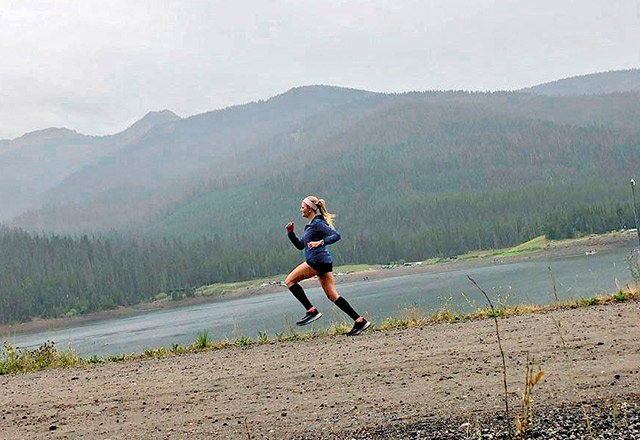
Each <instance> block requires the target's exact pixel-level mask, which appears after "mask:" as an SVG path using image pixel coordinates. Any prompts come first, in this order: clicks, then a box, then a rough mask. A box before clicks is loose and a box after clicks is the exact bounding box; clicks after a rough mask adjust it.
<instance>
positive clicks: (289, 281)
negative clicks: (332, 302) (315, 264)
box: [284, 262, 318, 311]
mask: <svg viewBox="0 0 640 440" xmlns="http://www.w3.org/2000/svg"><path fill="white" fill-rule="evenodd" d="M317 274H318V272H316V271H315V270H313V269H312V268H311V267H310V266H309V265H308V264H307V263H306V262H302V263H300V264H299V265H297V266H296V267H294V268H293V270H292V271H291V272H289V275H287V278H286V279H285V280H284V283H285V284H286V285H287V287H288V288H289V290H290V291H291V293H293V296H295V297H296V299H297V300H298V301H300V303H301V304H302V306H303V307H304V308H305V310H307V311H309V310H311V309H313V306H312V305H311V301H309V298H307V295H306V294H305V293H304V289H303V288H302V286H301V285H300V284H298V282H299V281H302V280H305V279H307V278H311V277H312V276H314V275H317Z"/></svg>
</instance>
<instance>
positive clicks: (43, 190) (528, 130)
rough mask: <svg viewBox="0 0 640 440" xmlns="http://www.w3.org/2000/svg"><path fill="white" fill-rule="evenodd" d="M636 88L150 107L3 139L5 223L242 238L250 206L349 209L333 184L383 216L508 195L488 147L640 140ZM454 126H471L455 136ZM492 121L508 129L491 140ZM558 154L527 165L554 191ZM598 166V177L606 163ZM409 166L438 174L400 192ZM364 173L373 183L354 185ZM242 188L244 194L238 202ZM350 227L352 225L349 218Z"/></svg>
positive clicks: (620, 81) (632, 74)
mask: <svg viewBox="0 0 640 440" xmlns="http://www.w3.org/2000/svg"><path fill="white" fill-rule="evenodd" d="M638 90H640V71H639V70H631V71H620V72H607V73H601V74H594V75H585V76H581V77H575V78H569V79H565V80H559V81H556V82H554V83H548V84H542V85H540V86H535V87H532V88H530V89H525V90H523V91H520V92H497V93H465V92H422V93H418V92H412V93H404V94H381V93H372V92H367V91H362V90H353V89H344V88H338V87H330V86H307V87H299V88H295V89H292V90H290V91H288V92H286V93H284V94H282V95H278V96H275V97H273V98H271V99H269V100H266V101H260V102H253V103H249V104H246V105H240V106H235V107H231V108H227V109H223V110H216V111H212V112H208V113H203V114H199V115H195V116H192V117H188V118H184V119H181V118H179V117H177V116H176V115H174V114H173V113H171V112H169V111H165V112H159V113H151V114H149V115H147V116H146V117H145V118H143V119H142V120H141V121H139V122H137V123H136V124H134V125H133V126H132V127H130V128H129V129H127V130H125V131H124V132H122V133H118V134H116V135H113V136H104V137H92V136H84V135H81V134H78V133H75V132H73V131H70V130H65V129H47V130H43V131H40V132H34V133H30V134H27V135H25V136H23V137H21V138H18V139H16V140H13V141H2V143H1V144H0V157H1V158H2V167H4V169H3V173H2V176H3V177H2V180H1V181H0V185H2V186H1V189H2V197H3V198H2V202H3V203H2V206H3V209H2V210H0V215H1V216H2V217H1V218H3V219H5V221H6V220H8V219H9V218H11V217H12V219H11V220H10V221H8V223H9V224H10V225H11V226H17V227H21V228H25V229H28V230H47V231H57V232H86V231H109V230H119V231H138V232H140V233H143V234H151V235H153V236H164V235H168V236H178V237H194V236H198V235H200V234H216V233H218V234H220V233H222V234H227V233H231V232H233V230H234V229H233V228H234V227H236V226H238V225H245V226H246V227H247V228H248V229H247V232H248V231H249V230H251V231H253V232H255V233H257V230H254V229H252V228H251V227H250V226H249V223H251V221H249V220H245V219H246V218H251V217H253V215H252V214H251V210H243V209H240V206H253V208H252V209H254V210H256V209H257V210H258V211H260V212H265V211H267V212H271V214H269V215H271V216H273V217H272V218H273V220H272V222H271V224H270V225H269V226H265V227H266V229H270V228H272V227H275V226H276V225H277V224H278V223H277V222H279V221H282V220H285V218H284V217H282V218H278V216H277V212H278V210H279V209H282V206H279V205H281V204H286V203H288V202H287V200H288V198H289V197H292V196H293V197H294V198H295V197H301V196H304V195H305V194H307V193H313V192H316V193H319V194H320V195H325V194H326V195H327V197H328V198H329V199H333V200H335V201H336V202H337V206H336V209H338V210H339V211H345V208H346V207H347V206H348V204H349V203H350V202H349V200H347V199H348V198H345V197H343V196H344V194H343V191H342V190H341V189H340V188H333V187H332V183H331V182H333V181H340V182H342V188H345V187H349V188H351V189H352V191H355V193H357V194H366V193H368V192H371V189H372V188H377V191H378V192H379V194H378V195H377V197H378V198H379V199H380V198H382V199H387V195H386V194H387V193H392V194H394V197H392V198H390V199H389V200H388V204H387V205H386V206H385V209H395V208H393V207H394V206H395V205H396V203H397V201H398V200H399V199H402V198H403V197H405V196H406V197H408V196H409V195H410V194H414V195H425V194H437V193H440V192H443V193H449V192H451V191H453V192H460V191H467V190H480V189H484V190H487V189H494V190H497V189H500V188H501V187H500V185H499V184H498V183H495V182H494V181H493V178H492V177H491V176H489V175H488V172H487V171H486V169H487V167H490V168H491V167H492V168H495V167H496V163H494V162H495V161H498V162H499V161H500V160H501V159H500V160H499V158H497V157H496V155H495V153H494V152H492V153H491V155H489V156H487V148H489V149H495V148H497V145H501V147H500V148H502V149H503V150H504V152H503V156H506V157H512V156H515V157H524V156H527V157H529V156H530V155H531V149H532V148H534V144H535V141H534V139H536V138H547V139H548V142H550V145H553V144H556V145H557V146H558V147H565V146H566V142H567V141H568V140H567V137H569V138H571V139H572V140H571V142H574V143H576V145H575V146H574V147H573V148H576V149H578V150H580V149H581V148H583V147H585V146H584V145H582V141H581V140H580V139H578V138H576V137H577V136H578V133H579V132H580V131H581V130H584V129H587V130H588V131H589V132H590V133H593V136H594V138H597V137H598V136H600V137H601V138H602V142H604V143H608V142H609V141H606V139H615V142H618V143H622V144H624V145H634V143H635V142H636V141H637V138H636V137H635V136H636V133H637V130H638V127H640V125H639V123H640V105H639V104H640V95H639V94H638ZM589 91H592V93H591V94H590V92H589ZM603 91H615V92H616V93H613V94H610V93H604V92H603ZM541 122H546V123H547V124H544V123H541ZM549 124H551V125H549ZM453 126H458V127H464V129H462V128H461V129H460V130H457V131H456V130H453V131H452V130H451V127H453ZM487 127H494V128H493V129H494V130H496V133H493V136H490V133H486V130H485V129H486V128H487ZM514 127H515V128H514ZM577 127H584V128H583V129H579V128H577ZM559 132H562V133H561V134H559ZM473 133H475V135H474V138H473V142H471V139H470V136H471V135H472V134H473ZM479 133H484V135H483V136H480V135H479ZM549 133H555V134H557V135H558V136H559V138H558V139H553V136H552V135H550V134H549ZM578 137H579V136H578ZM529 138H530V139H529ZM523 139H529V140H526V141H523ZM416 142H418V143H419V142H422V143H421V144H419V145H418V144H416ZM519 142H524V143H523V144H519ZM612 142H613V141H612ZM407 144H410V145H412V148H414V147H415V149H414V150H411V151H410V152H407V151H405V152H404V153H403V154H404V155H405V156H406V157H404V162H402V163H397V164H396V168H395V169H390V164H392V163H393V162H394V161H396V159H397V158H398V156H397V155H396V154H394V151H396V152H397V151H399V150H400V149H401V146H403V145H407ZM535 148H542V146H537V147H535ZM385 149H386V150H385ZM560 150H561V148H559V149H553V148H550V149H549V151H546V152H545V154H547V155H548V161H547V162H548V163H544V164H542V163H540V164H534V163H531V164H529V167H530V169H529V170H528V174H529V175H530V176H529V180H528V181H527V182H528V184H532V183H533V182H537V181H538V180H539V179H538V178H537V177H538V176H541V175H546V176H547V177H546V179H555V182H556V183H557V182H561V181H564V180H566V178H567V176H568V175H569V174H567V165H568V164H566V163H564V162H562V161H564V160H568V158H566V157H562V154H561V153H560ZM383 151H386V152H387V153H386V154H387V155H389V157H386V156H385V154H383ZM577 154H578V156H577V157H576V159H577V160H578V162H580V160H579V159H580V158H581V156H580V154H579V153H577ZM412 156H413V158H412ZM464 156H467V157H476V158H477V159H478V160H480V162H478V161H477V160H471V161H469V160H464V159H463V157H464ZM353 157H358V158H359V159H358V160H359V161H362V162H367V163H369V170H368V172H367V173H365V174H363V175H361V176H360V175H358V174H357V173H354V169H352V168H349V166H353V163H351V164H350V165H349V166H347V163H348V160H352V159H353ZM407 157H408V158H407ZM454 157H457V159H454ZM418 158H420V160H419V161H417V162H416V160H418ZM434 158H441V159H442V160H444V161H454V160H456V161H457V162H456V165H455V166H452V167H451V169H445V170H444V171H443V170H434V169H433V168H430V167H433V164H432V163H433V160H435V159H434ZM487 158H488V159H487ZM485 159H487V160H485ZM603 159H605V158H603ZM353 160H355V159H353ZM492 161H493V162H492ZM605 162H606V161H605ZM605 162H603V164H602V166H603V167H605V168H606V169H607V170H608V171H611V167H612V166H613V165H612V164H611V163H606V164H605ZM479 163H483V164H484V166H485V172H484V174H483V177H482V178H480V179H479V180H478V179H475V180H471V179H468V180H469V181H468V182H467V183H464V182H463V181H464V179H462V178H460V179H452V176H456V175H458V174H460V175H464V174H465V173H467V172H468V171H469V170H472V169H474V167H476V166H478V164H479ZM506 164H507V165H508V166H506V168H504V169H500V170H495V169H494V171H493V172H496V173H499V175H500V176H502V179H503V180H505V179H506V176H505V172H507V174H509V175H510V176H511V177H509V179H515V180H514V182H515V181H517V180H518V179H519V177H521V176H522V175H521V174H518V172H515V171H514V170H515V168H514V167H515V166H516V165H517V164H516V163H515V162H513V161H507V162H506ZM518 166H519V165H518ZM590 166H593V167H595V168H594V169H595V171H592V172H596V171H597V172H598V173H599V171H598V164H597V163H595V162H594V163H591V165H590ZM404 167H410V168H412V169H414V172H415V173H416V174H425V175H429V176H432V177H433V176H439V177H438V178H432V179H431V180H429V181H427V180H425V181H423V182H421V183H419V184H414V185H409V186H407V185H404V184H402V182H403V181H404V180H403V178H402V177H403V174H405V173H406V168H404ZM569 168H571V167H570V166H569ZM551 170H554V171H551ZM563 170H564V171H563ZM274 176H280V177H279V178H280V179H284V177H283V176H289V179H290V185H291V186H290V187H288V188H287V187H282V186H280V187H278V188H277V191H276V190H273V189H272V190H270V191H269V190H266V189H267V188H268V186H267V183H268V182H270V181H272V180H273V179H274V178H276V177H274ZM310 176H314V177H310ZM323 176H324V177H323ZM329 176H331V178H329ZM356 176H359V178H360V179H363V180H362V181H360V182H359V181H353V182H351V181H350V180H349V179H351V178H355V177H356ZM446 182H448V183H446ZM511 183H513V182H511ZM513 184H514V185H515V183H513ZM520 184H521V183H518V185H520ZM525 184H527V183H526V182H525V183H522V185H525ZM221 188H222V189H221ZM238 188H243V189H244V193H243V194H238V193H237V192H238ZM358 188H359V189H364V188H368V189H369V191H364V190H362V191H357V189H358ZM265 190H266V191H265ZM274 191H275V192H274ZM334 192H335V196H334ZM231 194H236V195H235V196H234V197H235V198H234V197H232V196H231ZM281 194H283V195H285V197H284V198H281V197H280V195H281ZM354 197H355V198H356V199H358V198H363V197H364V198H365V199H367V196H363V195H360V196H357V197H356V196H354ZM204 200H206V202H205V201H204ZM269 200H270V201H271V203H272V204H275V205H278V206H279V207H278V208H277V209H271V208H270V207H269V206H268V205H269V204H268V203H265V202H266V201H269ZM261 203H265V204H266V205H267V206H261ZM293 205H295V203H293ZM376 206H378V205H376ZM396 208H397V206H396ZM285 209H286V208H285ZM347 212H348V211H347ZM347 217H348V214H347ZM276 218H277V221H276ZM345 226H346V227H347V228H349V222H348V221H347V225H345Z"/></svg>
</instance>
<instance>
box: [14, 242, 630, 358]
mask: <svg viewBox="0 0 640 440" xmlns="http://www.w3.org/2000/svg"><path fill="white" fill-rule="evenodd" d="M631 249H632V247H618V248H614V249H610V250H606V251H600V252H598V253H597V254H595V255H589V256H587V255H579V256H573V257H561V258H547V259H544V258H543V259H537V258H536V259H532V260H525V261H520V262H513V263H504V264H493V263H487V265H486V266H483V267H475V268H470V269H457V270H456V269H455V268H454V270H451V271H448V272H440V273H419V274H411V275H404V276H397V277H390V278H385V279H376V280H364V279H363V280H362V281H357V282H350V283H344V284H340V283H339V281H338V292H339V293H340V294H341V295H342V296H344V297H345V298H347V299H348V300H349V302H350V303H351V304H352V305H353V306H354V308H355V309H356V310H357V311H358V312H360V313H366V314H367V315H368V316H369V318H370V319H372V320H373V321H374V322H379V321H381V320H383V319H384V318H386V317H388V316H393V317H396V316H398V314H399V313H402V311H403V310H404V309H405V308H406V307H407V306H416V307H418V308H420V309H421V310H423V311H424V312H425V313H428V312H429V311H434V310H437V309H443V308H449V309H453V310H456V311H460V312H464V311H470V310H471V309H473V308H476V307H482V306H484V305H485V302H484V297H483V296H482V294H481V293H480V292H479V291H478V290H477V289H476V288H475V287H474V286H473V285H472V284H471V283H470V282H469V280H468V279H467V275H470V276H471V277H473V278H474V279H475V280H476V282H477V283H478V284H479V285H480V286H481V287H483V289H484V290H485V291H486V292H487V293H488V294H489V296H491V297H492V299H494V300H496V302H503V303H504V302H506V303H507V304H518V303H535V304H544V303H550V302H553V291H552V288H551V280H550V273H549V269H548V268H549V267H551V269H552V271H553V275H554V277H555V280H556V285H557V292H558V296H559V298H560V300H566V299H577V298H580V297H589V296H593V295H594V294H596V293H600V292H608V293H611V292H613V291H615V290H616V283H618V284H619V285H624V283H625V282H627V281H629V279H630V278H631V275H630V272H629V269H628V266H627V263H626V260H625V256H626V255H627V254H628V253H629V251H630V250H631ZM363 276H364V275H363ZM307 294H308V296H309V297H310V299H311V301H312V302H313V304H314V305H315V306H316V307H317V308H318V309H319V310H320V311H321V312H322V313H323V315H324V316H323V317H322V318H321V319H320V320H318V321H316V322H315V323H313V324H311V325H309V326H308V327H306V328H303V329H304V331H310V330H311V329H313V328H325V327H328V326H329V325H330V323H331V322H333V321H336V322H341V321H344V322H347V319H346V316H345V315H344V314H343V313H342V312H340V311H339V310H338V309H337V307H335V306H334V305H333V304H332V303H331V302H330V301H329V300H328V299H326V297H325V296H324V293H323V292H322V291H321V289H320V288H319V285H318V287H316V288H308V289H307ZM302 315H304V310H303V308H302V306H301V305H300V304H299V303H298V302H297V301H296V300H295V299H294V298H293V296H292V295H291V293H289V292H288V291H283V292H276V293H271V294H264V295H254V296H249V297H246V298H235V299H229V300H223V301H217V302H212V303H209V304H200V305H195V306H185V307H178V308H173V309H170V310H159V311H153V312H148V313H145V314H142V315H138V316H133V317H127V318H114V319H105V320H100V321H91V322H87V323H83V324H78V325H76V326H74V327H71V328H67V329H64V330H52V331H45V332H39V333H30V334H15V335H10V336H5V337H3V339H4V340H6V341H7V342H9V343H11V344H13V345H16V346H18V347H20V348H34V347H37V346H39V345H40V344H42V343H43V342H44V341H46V340H52V341H55V342H56V344H57V346H58V348H61V349H66V348H68V347H71V348H73V349H74V350H75V351H76V352H78V354H80V355H81V356H83V357H86V356H92V355H98V356H106V355H113V354H118V353H130V352H140V351H143V350H144V349H145V348H155V347H160V346H165V347H170V346H171V345H172V344H174V343H177V344H181V345H184V344H189V343H191V342H193V340H194V338H195V337H196V335H197V334H198V332H199V331H202V330H205V329H206V330H208V331H209V335H210V336H211V338H212V339H214V340H219V339H224V338H228V339H229V340H233V339H235V338H237V337H239V336H248V337H251V338H255V336H256V334H257V332H258V331H264V332H266V333H267V334H268V335H269V336H270V337H273V336H274V335H275V334H276V333H278V332H283V331H285V329H286V328H288V327H289V326H291V325H293V327H295V325H294V323H295V321H297V320H298V319H300V318H301V317H302Z"/></svg>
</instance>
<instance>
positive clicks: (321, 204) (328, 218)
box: [316, 199, 336, 228]
mask: <svg viewBox="0 0 640 440" xmlns="http://www.w3.org/2000/svg"><path fill="white" fill-rule="evenodd" d="M316 205H317V206H318V211H320V215H321V216H322V218H323V219H324V221H325V222H327V224H328V225H329V226H330V227H332V228H333V219H334V218H335V217H336V216H335V214H331V213H330V212H329V211H327V204H326V202H325V201H324V199H318V202H317V203H316Z"/></svg>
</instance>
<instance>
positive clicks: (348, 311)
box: [333, 296, 360, 321]
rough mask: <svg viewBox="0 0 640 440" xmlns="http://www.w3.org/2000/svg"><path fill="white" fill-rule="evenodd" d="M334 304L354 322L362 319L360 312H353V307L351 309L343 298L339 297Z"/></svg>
mask: <svg viewBox="0 0 640 440" xmlns="http://www.w3.org/2000/svg"><path fill="white" fill-rule="evenodd" d="M333 303H334V304H335V305H337V306H338V307H340V310H342V311H343V312H344V313H346V314H347V315H349V317H350V318H351V319H353V320H354V321H355V320H356V319H358V318H359V317H360V315H358V312H356V311H355V310H353V307H351V306H350V305H349V303H348V302H347V300H346V299H344V298H343V297H341V296H339V297H337V298H336V300H335V301H334V302H333Z"/></svg>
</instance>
